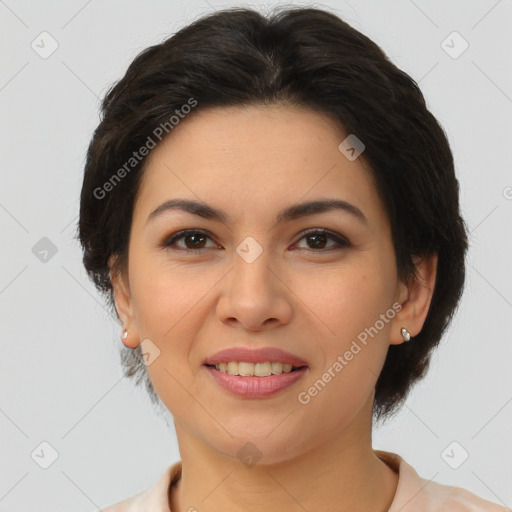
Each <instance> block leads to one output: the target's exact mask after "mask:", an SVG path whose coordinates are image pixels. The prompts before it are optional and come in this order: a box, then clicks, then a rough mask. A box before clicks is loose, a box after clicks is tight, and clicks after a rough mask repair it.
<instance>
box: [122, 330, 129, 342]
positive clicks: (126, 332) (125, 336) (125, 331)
mask: <svg viewBox="0 0 512 512" xmlns="http://www.w3.org/2000/svg"><path fill="white" fill-rule="evenodd" d="M122 338H123V340H125V339H126V338H128V331H127V330H126V329H123V334H122Z"/></svg>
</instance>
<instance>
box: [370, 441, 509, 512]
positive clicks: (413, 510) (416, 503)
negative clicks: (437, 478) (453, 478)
mask: <svg viewBox="0 0 512 512" xmlns="http://www.w3.org/2000/svg"><path fill="white" fill-rule="evenodd" d="M375 454H376V455H377V456H378V457H379V458H380V459H381V460H382V461H384V462H385V463H386V464H388V465H389V466H390V467H391V468H392V469H394V471H396V472H397V473H398V475H399V477H398V486H397V489H396V493H395V497H394V499H393V502H392V504H391V507H390V509H389V512H512V510H511V509H508V508H506V507H503V506H501V505H498V504H496V503H493V502H491V501H488V500H485V499H483V498H481V497H480V496H477V495H476V494H473V493H472V492H470V491H468V490H466V489H463V488H461V487H454V486H450V485H444V484H441V483H438V482H434V481H432V480H427V479H426V478H422V477H420V476H419V475H418V473H417V472H416V470H415V469H414V468H413V467H412V466H411V465H410V464H408V463H407V462H406V461H405V460H404V459H403V458H402V457H400V455H397V454H396V453H391V452H384V451H381V450H375Z"/></svg>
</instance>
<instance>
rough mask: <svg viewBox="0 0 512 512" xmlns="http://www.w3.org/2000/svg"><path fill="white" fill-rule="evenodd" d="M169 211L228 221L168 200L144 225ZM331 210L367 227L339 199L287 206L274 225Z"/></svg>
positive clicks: (202, 207)
mask: <svg viewBox="0 0 512 512" xmlns="http://www.w3.org/2000/svg"><path fill="white" fill-rule="evenodd" d="M169 210H181V211H184V212H188V213H191V214H193V215H197V216H199V217H202V218H204V219H209V220H216V221H219V222H222V223H224V224H226V223H227V221H228V219H229V216H228V214H227V213H226V212H225V211H224V210H221V209H218V208H214V207H213V206H210V205H208V204H206V203H203V202H199V201H194V200H191V199H170V200H168V201H165V203H162V204H161V205H160V206H158V208H156V209H155V210H153V211H152V212H151V213H150V214H149V216H148V219H147V221H146V224H147V223H148V222H149V221H150V220H151V219H155V218H156V217H158V216H160V215H161V214H162V213H164V212H166V211H169ZM332 210H341V211H344V212H346V213H348V214H350V215H352V216H353V217H354V218H356V219H358V220H359V221H360V222H362V223H363V224H365V225H366V226H368V219H367V218H366V217H365V216H364V214H363V212H362V211H361V210H360V209H359V208H358V207H357V206H355V205H353V204H351V203H348V202H347V201H342V200H341V199H319V200H316V201H309V202H306V203H300V204H295V205H292V206H289V207H287V208H285V209H284V210H282V211H281V212H280V213H279V214H278V215H277V217H276V224H278V223H282V222H287V221H290V220H294V219H299V218H301V217H306V216H308V215H314V214H317V213H324V212H328V211H332Z"/></svg>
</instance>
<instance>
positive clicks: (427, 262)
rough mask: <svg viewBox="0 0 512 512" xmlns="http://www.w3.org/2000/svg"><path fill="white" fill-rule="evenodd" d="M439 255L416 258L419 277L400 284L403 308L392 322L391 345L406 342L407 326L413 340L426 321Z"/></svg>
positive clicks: (398, 299) (398, 297)
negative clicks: (408, 282) (407, 283)
mask: <svg viewBox="0 0 512 512" xmlns="http://www.w3.org/2000/svg"><path fill="white" fill-rule="evenodd" d="M437 261H438V255H437V254H433V255H431V256H425V257H424V258H421V259H420V258H414V265H415V267H416V270H417V273H418V274H419V277H418V278H415V279H413V281H412V282H411V283H410V284H409V285H406V284H405V283H403V282H400V284H399V290H398V294H397V301H398V302H399V303H400V304H401V306H402V309H401V310H400V311H399V312H398V313H397V314H396V316H395V318H394V319H393V322H392V330H391V335H390V344H391V345H400V344H401V343H404V341H405V340H404V338H403V337H402V334H401V331H402V327H405V328H406V329H407V330H408V331H409V332H410V334H411V341H413V340H412V338H414V336H417V335H418V334H419V333H420V332H421V329H422V327H423V324H424V323H425V319H426V317H427V314H428V311H429V308H430V302H431V300H432V295H433V294H434V287H435V283H436V275H437Z"/></svg>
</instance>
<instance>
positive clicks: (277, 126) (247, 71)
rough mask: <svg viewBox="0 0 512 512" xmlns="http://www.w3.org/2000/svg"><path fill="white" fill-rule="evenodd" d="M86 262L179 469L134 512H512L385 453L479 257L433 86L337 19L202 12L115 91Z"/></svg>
mask: <svg viewBox="0 0 512 512" xmlns="http://www.w3.org/2000/svg"><path fill="white" fill-rule="evenodd" d="M102 113H103V118H102V121H101V123H100V125H99V126H98V128H97V130H96V131H95V133H94V137H93V140H92V141H91V144H90V147H89V150H88V154H87V162H86V168H85V176H84V183H83V189H82V196H81V209H80V221H79V236H80V241H81V243H82V246H83V249H84V265H85V268H86V270H87V272H88V273H89V275H90V277H91V278H92V279H93V281H94V283H95V284H96V286H97V287H98V289H99V290H101V291H102V292H104V293H105V294H106V297H107V299H108V301H109V304H110V306H111V307H112V309H113V311H114V312H115V314H116V315H117V316H118V318H119V320H120V321H121V322H122V324H123V330H122V335H121V339H122V342H123V344H124V345H125V348H123V353H122V361H123V364H124V370H125V375H126V376H128V377H133V378H136V379H137V383H141V382H144V383H145V386H146V388H147V390H148V392H149V394H150V397H151V399H152V400H153V402H154V403H155V404H156V405H159V404H164V406H165V407H166V408H167V409H168V410H169V411H170V412H171V413H172V416H173V420H174V425H175V429H176V434H177V441H178V445H179V449H180V456H181V460H180V461H178V462H176V463H174V464H173V465H171V466H169V468H167V470H166V471H165V472H164V473H163V474H162V476H161V477H160V479H159V480H158V482H156V484H155V486H154V487H153V488H151V489H148V490H146V491H144V492H142V493H139V494H138V495H136V496H133V497H130V498H127V499H125V500H124V501H122V502H120V503H118V504H116V505H115V506H112V507H109V508H107V509H104V510H107V511H109V512H115V511H135V510H137V511H139V510H152V511H153V510H154V511H167V512H168V511H173V512H184V511H195V510H197V511H211V512H216V511H220V510H223V511H224V510H245V511H251V512H252V511H259V510H287V511H295V510H297V511H299V510H301V511H304V510H308V511H314V510H329V511H331V510H332V511H334V510H335V511H337V512H340V511H351V512H353V511H359V510H360V511H369V510H372V511H382V512H384V511H390V512H399V511H402V512H409V511H413V510H414V511H434V510H461V511H462V510H467V511H470V510H471V511H473V510H482V511H505V510H506V509H505V508H504V507H502V506H499V505H497V504H493V503H491V502H489V501H486V500H484V499H482V498H480V497H478V496H476V495H474V494H472V493H470V492H469V491H466V490H464V489H460V488H455V487H450V486H446V485H442V484H439V483H436V482H429V481H428V480H426V479H423V478H421V477H420V476H419V475H418V474H417V473H416V471H415V470H414V469H413V468H412V467H411V466H410V465H409V464H407V462H406V461H405V460H404V459H402V458H401V457H400V456H399V455H398V454H394V453H391V452H384V451H380V450H373V449H372V439H371V434H372V427H373V424H374V422H381V421H384V420H386V419H389V418H390V417H391V416H392V415H393V414H394V413H395V412H396V411H397V410H398V409H399V407H400V406H401V405H402V404H403V402H404V401H405V399H406V397H407V394H408V392H409V390H410V389H411V387H412V386H413V385H414V383H416V382H418V381H419V380H420V379H421V378H422V377H423V376H424V375H425V374H426V371H427V369H428V366H429V360H430V356H431V354H432V352H433V350H434V349H435V348H436V347H437V345H438V343H439V341H440V339H441V336H442V334H443V332H444V331H445V329H446V327H447V326H448V324H449V322H450V320H451V318H452V316H453V314H454V312H455V310H456V307H457V305H458V302H459V299H460V297H461V293H462V289H463V284H464V277H465V265H464V259H465V254H466V251H467V248H468V243H467V232H466V226H465V223H464V221H463V219H462V217H461V215H460V211H459V199H458V193H459V186H458V182H457V179H456V177H455V174H454V164H453V158H452V154H451V151H450V147H449V145H448V142H447V139H446V136H445V134H444V132H443V130H442V128H441V127H440V125H439V124H438V122H437V121H436V119H435V118H434V117H433V116H432V114H431V113H430V112H429V111H428V109H427V108H426V105H425V101H424V98H423V95H422V93H421V92H420V90H419V89H418V87H417V84H416V83H415V82H414V81H413V80H412V79H411V78H410V77H409V76H408V75H407V74H405V73H404V72H403V71H401V70H399V69H398V68H397V67H396V66H395V65H393V64H392V63H391V62H390V61H389V60H388V59H387V57H386V56H385V55H384V53H383V52H382V50H381V49H380V48H379V47H378V46H377V45H376V44H375V43H373V42H372V41H371V40H369V39H368V38H367V37H366V36H364V35H363V34H361V33H359V32H358V31H356V30H355V29H353V28H352V27H350V26H349V25H347V24H346V23H345V22H343V21H342V20H340V19H339V18H338V17H336V16H334V15H333V14H330V13H328V12H325V11H322V10H318V9H310V8H294V9H284V10H283V9H281V10H280V11H279V12H276V13H275V14H274V15H273V16H271V17H269V18H265V17H263V16H262V15H261V14H259V13H257V12H255V11H253V10H250V9H241V8H240V9H231V10H225V11H219V12H217V13H214V14H211V15H208V16H205V17H203V18H201V19H200V20H198V21H196V22H194V23H192V24H191V25H190V26H188V27H186V28H184V29H182V30H181V31H179V32H178V33H177V34H175V35H174V36H173V37H171V38H169V39H168V40H166V41H164V42H163V43H162V44H158V45H155V46H153V47H150V48H148V49H146V50H145V51H143V52H142V53H141V54H140V55H139V56H138V57H137V58H136V59H135V60H134V62H133V63H132V64H131V65H130V67H129V69H128V71H127V72H126V74H125V76H124V77H123V79H122V80H120V81H119V82H118V83H117V84H116V85H115V86H114V87H113V88H112V89H111V90H110V91H109V92H108V94H107V95H106V98H105V99H104V102H103V105H102Z"/></svg>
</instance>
